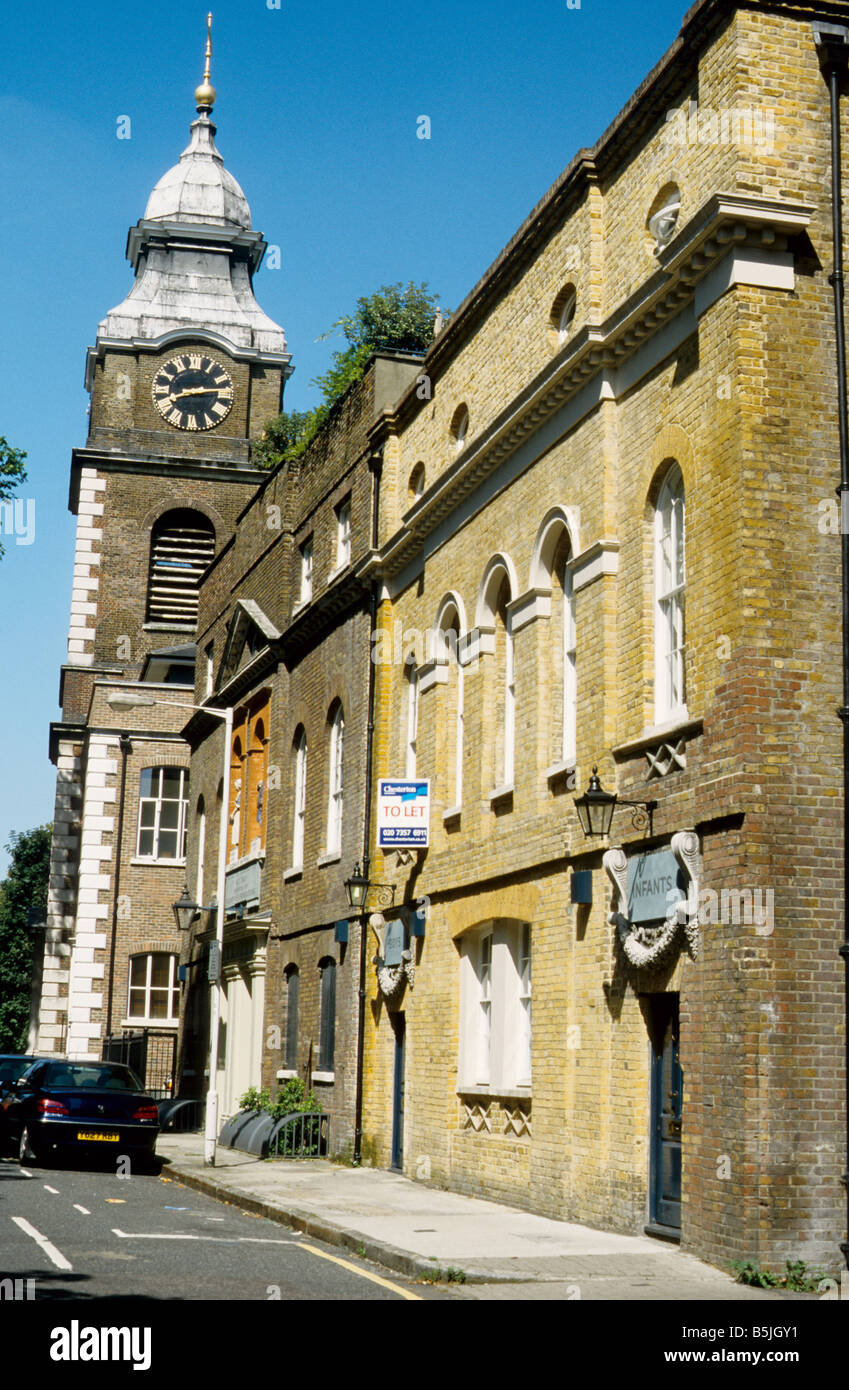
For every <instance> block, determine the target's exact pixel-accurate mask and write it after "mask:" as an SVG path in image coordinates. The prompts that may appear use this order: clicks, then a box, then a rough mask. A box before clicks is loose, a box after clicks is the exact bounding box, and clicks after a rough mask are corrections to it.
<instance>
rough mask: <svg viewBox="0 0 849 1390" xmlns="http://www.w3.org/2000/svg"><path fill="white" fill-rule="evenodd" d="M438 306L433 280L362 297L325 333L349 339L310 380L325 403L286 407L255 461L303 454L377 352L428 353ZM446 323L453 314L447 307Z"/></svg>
mask: <svg viewBox="0 0 849 1390" xmlns="http://www.w3.org/2000/svg"><path fill="white" fill-rule="evenodd" d="M438 307H439V306H438V305H437V302H436V299H435V298H434V296H433V295H431V294H428V292H427V284H426V283H424V284H421V285H416V284H414V283H413V281H412V280H411V281H410V282H409V283H408V284H407V285H406V286H405V285H403V284H401V282H400V281H399V282H398V283H397V284H395V285H381V287H380V289H379V290H375V292H374V294H369V295H363V297H362V298H361V299H358V300H357V307H356V309H355V310H354V312H353V314H345V315H343V316H342V318H340V319H337V320H336V322H335V323H334V324H333V325H332V326H331V328H330V330H329V332H327V333H325V334H324V335H323V337H325V338H329V337H330V336H331V334H333V333H335V332H336V331H337V330H338V329H341V330H342V332H343V333H344V335H345V337H346V338H347V340H348V346H347V347H346V348H337V350H336V351H335V352H334V354H333V358H332V360H331V363H330V367H329V368H328V370H327V371H326V372H324V373H323V374H322V375H321V376H318V377H316V378H315V380H314V381H312V382H311V383H310V385H312V386H318V387H319V388H320V389H321V396H322V399H321V404H320V405H318V406H316V408H315V409H314V410H310V411H306V412H301V411H292V412H291V413H290V414H287V413H286V412H285V411H284V412H283V414H282V415H278V416H277V418H276V419H274V420H269V422H268V424H267V425H266V427H265V431H264V433H263V437H262V439H261V440H260V441H259V443H258V444H257V445H256V446H255V447H254V451H253V459H254V462H255V463H256V464H257V465H258V466H259V467H260V468H275V467H276V466H277V464H278V463H281V462H282V461H283V459H292V458H297V457H298V455H299V454H302V453H303V452H304V450H305V449H306V447H307V445H308V444H309V442H310V440H311V439H312V438H313V437H314V436H315V435H316V434H317V432H318V430H319V429H320V428H321V426H322V425H323V423H324V421H325V420H326V419H327V416H328V415H329V414H330V411H331V409H332V408H333V406H334V405H335V403H336V401H338V400H339V399H340V398H341V397H342V396H344V394H345V392H346V391H347V390H348V387H349V386H352V385H353V383H354V382H355V381H359V380H360V378H361V377H362V375H363V372H364V371H365V367H366V363H367V362H368V360H369V358H370V357H371V355H372V353H373V352H376V351H379V350H381V349H383V350H386V351H394V352H424V351H426V349H427V348H428V347H429V346H430V343H431V341H432V339H433V327H434V320H435V318H436V314H437V310H438ZM442 316H443V322H446V321H447V319H448V314H447V313H446V312H445V311H444V310H443V311H442Z"/></svg>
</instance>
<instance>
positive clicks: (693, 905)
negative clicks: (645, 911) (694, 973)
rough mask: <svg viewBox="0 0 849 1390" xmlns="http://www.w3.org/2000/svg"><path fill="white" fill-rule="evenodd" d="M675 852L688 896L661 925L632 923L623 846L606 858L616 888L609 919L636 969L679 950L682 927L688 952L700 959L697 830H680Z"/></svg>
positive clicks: (674, 838) (673, 843) (674, 841)
mask: <svg viewBox="0 0 849 1390" xmlns="http://www.w3.org/2000/svg"><path fill="white" fill-rule="evenodd" d="M671 849H672V852H673V854H674V855H675V858H676V859H677V860H678V863H679V864H680V865H681V867H682V868H683V870H684V872H685V873H686V875H687V897H686V898H685V899H683V900H682V901H680V902H678V903H675V904H673V905H672V907H670V909H669V911H668V912H667V915H666V917H665V919H664V920H663V921H662V922H658V923H642V922H640V923H637V924H636V925H635V924H634V923H632V922H631V921H630V920H629V918H628V916H627V908H628V859H627V856H626V854H625V851H624V850H623V849H622V848H621V847H619V848H616V849H609V850H608V851H607V852H606V853H605V855H604V856H603V860H602V862H603V864H604V868H605V872H606V873H607V876H608V878H609V879H610V881H611V883H612V885H613V894H612V899H611V910H610V912H609V913H608V917H607V920H608V922H609V923H610V925H611V926H612V927H615V928H616V933H617V938H618V941H619V944H620V946H621V947H622V951H623V954H624V955H625V958H626V960H627V961H628V962H629V963H630V964H631V965H633V966H635V967H637V968H639V967H646V966H649V967H652V968H656V967H657V966H659V965H662V964H663V963H664V962H665V961H666V960H667V959H668V958H669V957H670V956H672V955H673V954H674V952H675V951H676V950H677V949H678V942H679V927H681V928H683V933H684V937H685V940H686V943H687V949H688V951H689V953H690V956H691V957H692V959H693V960H696V959H698V954H699V946H700V935H699V879H700V857H699V837H698V835H697V834H696V832H695V831H694V830H679V831H676V833H675V834H674V835H673V836H672V841H671Z"/></svg>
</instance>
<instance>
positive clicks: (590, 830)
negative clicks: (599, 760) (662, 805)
mask: <svg viewBox="0 0 849 1390" xmlns="http://www.w3.org/2000/svg"><path fill="white" fill-rule="evenodd" d="M574 800H575V810H576V811H577V812H578V820H579V821H580V822H581V829H582V830H583V832H584V834H585V835H586V836H587V838H588V839H592V838H593V836H598V837H599V838H602V837H603V836H605V835H609V834H610V824H611V821H612V820H613V812H614V811H615V810H616V807H617V806H630V807H632V808H633V810H632V815H631V820H632V822H633V824H634V826H635V827H636V828H637V829H648V830H651V828H652V817H653V815H654V812H655V811H656V809H657V802H656V801H629V800H628V799H627V798H626V797H624V796H617V794H616V792H606V791H605V790H604V787H603V786H602V785H601V782H600V781H599V779H598V766H597V765H596V766H594V767H593V775H592V777H591V778H590V781H589V786H588V787H587V790H586V791H585V792H584V794H583V796H576V797H575V799H574Z"/></svg>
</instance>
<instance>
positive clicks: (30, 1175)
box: [20, 1168, 35, 1178]
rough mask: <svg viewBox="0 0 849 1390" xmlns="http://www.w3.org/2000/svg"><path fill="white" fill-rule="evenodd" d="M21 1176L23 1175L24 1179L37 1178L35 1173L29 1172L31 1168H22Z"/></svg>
mask: <svg viewBox="0 0 849 1390" xmlns="http://www.w3.org/2000/svg"><path fill="white" fill-rule="evenodd" d="M20 1174H21V1177H22V1178H34V1177H35V1173H31V1172H30V1170H29V1168H21V1169H20Z"/></svg>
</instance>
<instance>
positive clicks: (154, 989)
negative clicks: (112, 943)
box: [127, 951, 180, 1023]
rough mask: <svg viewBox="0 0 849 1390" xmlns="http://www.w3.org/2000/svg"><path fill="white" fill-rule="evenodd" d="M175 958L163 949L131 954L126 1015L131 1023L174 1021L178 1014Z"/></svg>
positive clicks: (178, 999) (176, 962) (176, 960)
mask: <svg viewBox="0 0 849 1390" xmlns="http://www.w3.org/2000/svg"><path fill="white" fill-rule="evenodd" d="M177 964H178V957H177V956H176V955H170V954H168V953H167V952H165V951H153V952H151V953H150V954H148V955H143V956H131V957H130V985H129V990H130V992H129V999H128V1002H127V1018H128V1019H132V1020H133V1022H140V1023H148V1022H157V1023H176V1022H177V1020H178V1019H179V1016H180V986H179V984H178V983H177Z"/></svg>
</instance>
